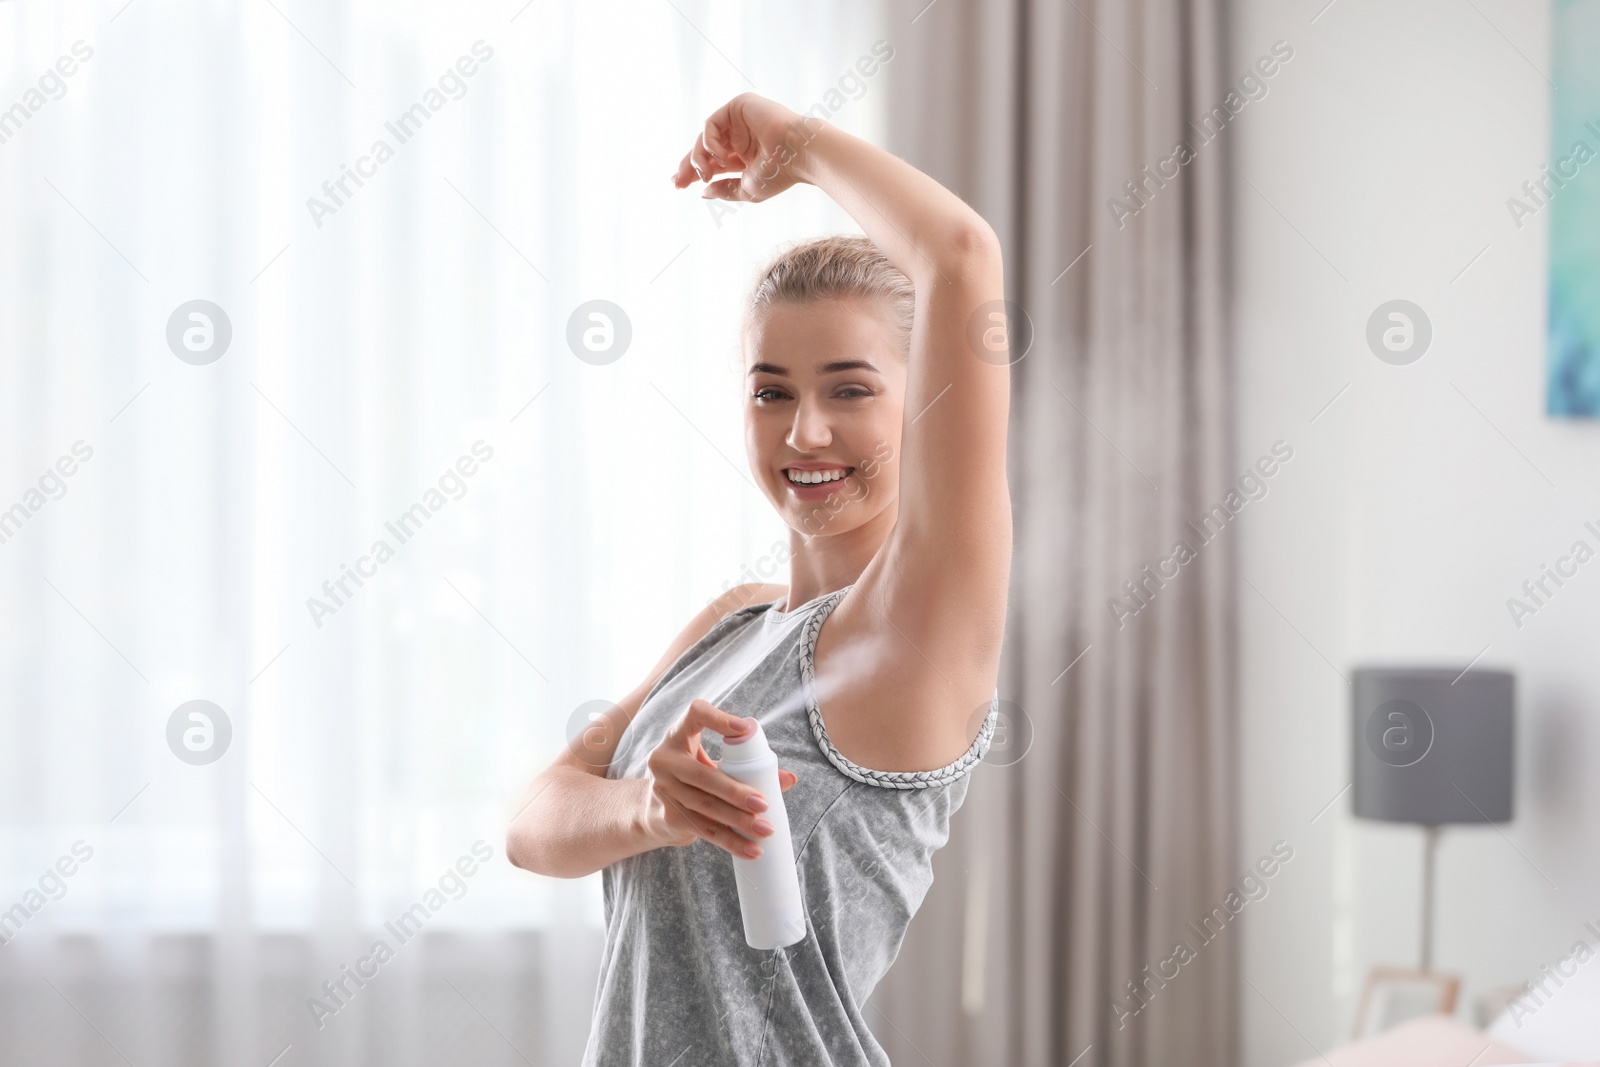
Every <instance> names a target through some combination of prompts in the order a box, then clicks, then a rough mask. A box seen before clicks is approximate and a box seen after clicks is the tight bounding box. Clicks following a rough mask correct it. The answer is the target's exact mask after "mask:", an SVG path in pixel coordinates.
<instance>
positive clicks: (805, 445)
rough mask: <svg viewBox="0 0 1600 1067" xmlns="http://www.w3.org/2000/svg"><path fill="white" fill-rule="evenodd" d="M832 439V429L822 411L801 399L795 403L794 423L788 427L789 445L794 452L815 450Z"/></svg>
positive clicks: (825, 445)
mask: <svg viewBox="0 0 1600 1067" xmlns="http://www.w3.org/2000/svg"><path fill="white" fill-rule="evenodd" d="M832 441H833V431H832V430H831V429H829V427H828V420H827V417H826V416H825V415H824V414H823V412H821V411H818V410H817V409H816V407H815V406H814V405H810V404H807V403H806V402H805V401H803V400H802V401H800V402H799V403H798V404H796V405H795V410H794V423H793V424H792V425H791V426H790V427H789V440H788V445H789V447H790V448H792V449H794V450H795V451H796V452H815V451H817V450H819V449H822V448H826V447H827V446H828V445H829V444H830V443H832Z"/></svg>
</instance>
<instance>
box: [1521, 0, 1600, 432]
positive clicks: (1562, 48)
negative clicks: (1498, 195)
mask: <svg viewBox="0 0 1600 1067" xmlns="http://www.w3.org/2000/svg"><path fill="white" fill-rule="evenodd" d="M1552 33H1553V38H1554V39H1553V41H1552V48H1551V55H1552V58H1553V60H1554V62H1553V68H1554V69H1553V71H1552V73H1551V78H1552V79H1553V80H1554V82H1555V85H1556V88H1555V91H1554V92H1553V93H1552V94H1551V101H1552V102H1551V109H1550V111H1551V123H1550V166H1549V169H1548V170H1547V171H1546V174H1545V176H1544V178H1543V179H1542V180H1541V181H1538V182H1536V183H1533V184H1534V188H1533V189H1532V190H1527V191H1528V192H1530V193H1533V194H1535V195H1534V196H1532V197H1530V199H1532V200H1534V201H1535V203H1537V201H1538V199H1539V194H1542V196H1543V204H1539V205H1538V206H1547V207H1548V210H1549V215H1550V309H1549V314H1550V320H1549V331H1550V352H1549V357H1548V359H1549V364H1548V374H1549V378H1548V387H1547V392H1546V400H1547V402H1546V410H1548V412H1549V413H1550V414H1551V415H1558V416H1564V417H1568V418H1591V419H1592V418H1600V162H1596V160H1597V159H1600V62H1596V57H1597V56H1600V0H1556V3H1555V10H1554V12H1553V25H1552ZM1525 203H1526V202H1525ZM1526 206H1528V207H1533V208H1534V210H1537V207H1535V204H1526ZM1512 213H1513V216H1516V215H1517V214H1518V210H1517V209H1516V208H1515V207H1513V211H1512ZM1516 221H1517V224H1518V227H1519V228H1520V227H1521V225H1522V221H1523V220H1522V219H1521V218H1517V219H1516Z"/></svg>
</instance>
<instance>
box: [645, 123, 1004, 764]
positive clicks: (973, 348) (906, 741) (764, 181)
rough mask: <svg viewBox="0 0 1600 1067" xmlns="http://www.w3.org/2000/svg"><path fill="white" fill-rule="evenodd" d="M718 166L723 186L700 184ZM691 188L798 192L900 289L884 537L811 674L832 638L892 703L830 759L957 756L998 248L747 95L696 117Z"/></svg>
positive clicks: (982, 687) (981, 593)
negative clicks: (903, 371) (876, 260)
mask: <svg viewBox="0 0 1600 1067" xmlns="http://www.w3.org/2000/svg"><path fill="white" fill-rule="evenodd" d="M730 171H738V172H740V173H739V176H738V177H735V178H723V179H719V180H714V179H715V176H716V175H717V174H720V173H725V172H730ZM696 177H699V178H700V179H701V180H705V181H707V182H708V184H707V187H706V190H705V193H704V195H706V196H708V197H717V198H720V199H728V200H741V201H760V200H765V199H769V198H770V197H772V196H774V195H776V194H777V193H779V192H781V191H782V190H784V189H786V188H788V187H789V186H790V185H792V184H794V183H796V182H806V183H809V184H812V185H815V186H817V187H818V188H820V189H822V190H823V191H824V192H826V193H827V194H828V195H829V196H831V197H832V198H833V199H834V200H835V201H837V202H838V203H839V204H840V206H842V207H843V208H844V209H845V210H846V211H848V212H849V213H850V215H851V216H852V217H853V218H854V219H855V220H856V222H857V223H859V224H860V226H861V228H862V229H863V230H864V231H865V232H866V234H867V236H868V237H870V238H871V239H872V241H873V243H874V244H876V245H877V246H878V248H879V249H880V250H882V252H883V253H884V254H885V256H887V257H888V259H889V260H890V262H892V263H893V264H894V265H895V266H896V267H898V268H899V269H900V270H901V272H902V273H904V274H905V275H906V276H907V277H909V278H910V279H911V281H912V282H913V284H914V285H915V287H916V291H917V302H916V314H915V321H914V325H913V328H912V334H911V346H910V352H909V359H908V366H907V385H906V396H905V410H904V415H903V419H902V440H901V446H900V450H899V457H898V459H899V464H900V467H899V501H898V515H897V519H896V524H895V528H894V531H893V533H892V534H891V535H890V537H889V539H888V541H887V542H886V543H885V545H884V546H883V548H882V549H881V550H880V551H879V552H878V554H877V555H876V556H875V557H874V558H873V560H872V562H871V563H870V564H869V565H868V566H867V568H866V570H865V571H863V572H862V574H861V577H860V578H859V579H858V581H857V582H856V583H855V586H856V587H855V589H853V590H852V591H851V593H850V594H849V595H848V596H846V597H845V599H844V600H843V601H842V602H841V603H840V605H839V607H838V609H837V610H836V612H835V614H834V615H833V616H832V617H831V618H830V622H829V623H828V627H827V628H826V629H824V631H823V636H822V639H821V642H820V644H819V646H818V664H819V668H818V673H819V675H820V674H822V673H823V672H822V668H821V664H822V662H823V660H824V659H825V658H826V650H827V646H828V645H829V643H830V640H831V641H836V642H846V643H848V644H850V645H851V646H852V649H853V651H854V652H855V653H857V654H856V655H855V656H854V657H853V658H854V660H855V661H856V662H858V663H870V664H872V668H871V671H870V675H871V679H870V684H871V686H872V687H873V688H874V689H876V688H878V687H882V688H883V690H884V691H885V692H886V693H893V694H895V695H897V696H898V698H899V699H894V700H888V699H884V700H866V699H863V700H862V704H863V707H864V708H865V710H864V711H863V712H862V713H861V714H853V713H852V714H848V715H841V716H839V719H840V721H841V724H842V725H841V726H840V727H839V728H838V729H837V730H835V728H834V727H833V726H831V725H830V731H833V732H834V733H835V735H836V736H835V738H834V739H835V741H836V742H837V743H838V744H839V747H840V749H841V750H845V749H846V741H847V740H849V741H850V743H851V744H853V745H854V748H855V751H857V752H860V753H862V754H863V755H864V757H865V758H867V759H874V760H876V762H874V763H872V764H871V765H872V766H875V767H878V768H880V769H902V768H904V769H912V768H916V769H922V768H925V767H928V766H931V765H935V764H938V763H939V762H940V761H941V759H942V757H943V756H945V755H950V754H952V753H954V754H956V755H959V753H960V750H961V747H962V746H963V744H964V742H963V741H962V738H965V740H967V741H970V739H971V735H972V733H973V732H974V730H975V728H976V724H975V723H974V721H973V718H972V715H973V712H974V711H975V710H976V709H977V708H978V707H979V705H980V704H981V703H982V702H986V701H987V699H988V698H989V696H990V695H992V692H993V687H994V681H995V673H996V671H997V668H998V664H999V654H1000V641H1001V637H1002V635H1003V631H1004V625H1005V604H1006V590H1007V584H1008V579H1009V575H1010V567H1011V534H1012V526H1011V500H1010V494H1009V492H1008V488H1007V482H1006V464H1005V461H1006V422H1007V417H1008V414H1009V406H1010V389H1011V382H1010V366H1009V358H1008V349H1007V347H1006V337H1005V330H1006V326H1007V323H1006V321H1005V318H1004V312H1003V307H1004V305H1003V303H1002V299H1003V296H1004V278H1003V270H1002V262H1001V253H1000V245H999V241H998V239H997V238H996V237H995V234H994V231H993V230H992V229H991V228H990V227H989V225H988V224H987V223H986V222H985V221H984V220H983V218H982V217H981V216H979V215H978V214H977V213H976V212H975V211H973V210H972V209H971V208H970V207H968V206H967V204H966V203H965V202H963V201H962V200H961V198H960V197H958V196H956V195H955V194H953V193H951V192H950V191H949V190H947V189H945V188H944V187H943V186H941V185H940V184H939V183H938V182H936V181H934V180H933V179H932V178H930V177H928V176H927V175H926V174H923V173H922V172H921V171H919V170H917V169H916V168H915V167H913V166H911V165H910V164H909V163H906V162H905V161H903V160H901V159H898V158H897V157H895V156H894V155H892V154H891V153H889V152H886V151H884V150H882V149H880V148H878V147H876V146H875V145H872V144H870V143H868V142H866V141H863V140H861V139H859V138H856V137H853V136H851V135H849V134H847V133H845V132H844V131H842V130H839V129H838V128H836V127H834V126H832V125H831V124H829V123H827V122H823V121H820V120H812V119H805V120H802V119H801V117H800V116H798V115H796V114H795V113H794V112H792V111H789V110H788V109H787V108H783V107H781V106H779V105H777V104H774V103H772V102H771V101H769V100H765V99H763V98H761V97H759V96H755V95H753V94H745V95H743V96H740V97H736V98H734V99H733V100H732V101H730V102H729V103H728V104H727V105H725V106H724V107H723V108H721V109H720V110H718V111H717V112H716V113H715V114H714V115H712V116H711V118H710V119H709V120H708V122H707V123H706V127H705V130H704V132H703V133H702V136H701V138H700V141H699V143H698V144H697V145H696V147H695V148H694V149H692V150H691V151H690V152H689V153H688V155H686V156H685V157H684V160H683V162H682V163H681V164H680V166H679V170H678V173H677V175H676V176H675V183H676V184H677V185H679V186H680V187H682V186H686V185H688V184H689V183H690V182H692V181H693V180H694V179H695V178H696ZM830 630H832V631H834V633H833V636H832V637H830V634H829V631H830ZM842 681H843V680H842ZM845 684H846V685H847V687H848V686H850V685H852V684H853V683H849V682H847V681H846V682H845ZM835 702H836V703H838V702H839V700H838V698H836V699H835ZM930 706H931V707H933V708H936V709H937V710H935V711H933V712H932V714H934V715H935V716H937V717H938V718H937V721H935V722H930V720H929V715H930ZM896 716H900V718H899V719H898V720H896V718H895V717H896ZM848 733H854V734H855V735H856V736H855V737H854V738H853V739H847V737H846V735H847V734H848ZM847 754H848V752H847ZM891 764H898V765H900V766H898V767H896V766H891Z"/></svg>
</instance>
